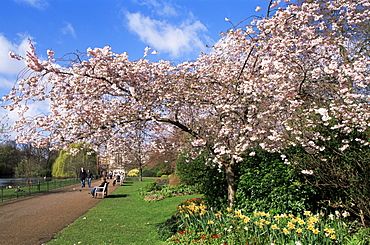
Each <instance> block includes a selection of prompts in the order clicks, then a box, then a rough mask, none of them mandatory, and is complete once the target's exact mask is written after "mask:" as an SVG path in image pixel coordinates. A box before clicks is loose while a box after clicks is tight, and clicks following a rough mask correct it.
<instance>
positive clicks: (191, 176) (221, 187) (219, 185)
mask: <svg viewBox="0 0 370 245" xmlns="http://www.w3.org/2000/svg"><path fill="white" fill-rule="evenodd" d="M208 158H209V154H208V152H206V151H203V152H202V153H201V154H200V155H199V156H197V157H196V158H195V159H193V158H191V157H189V156H187V152H183V153H182V154H181V155H180V156H179V158H178V160H177V163H176V167H177V171H176V174H177V175H178V176H179V178H180V180H181V183H184V184H186V185H188V186H190V185H191V186H193V187H194V188H195V189H196V190H197V192H199V193H201V194H204V197H205V201H206V202H207V204H209V205H211V206H213V207H217V208H221V207H223V206H225V205H226V203H227V202H226V200H227V189H226V188H225V186H227V184H226V179H225V173H224V172H223V170H222V169H221V171H220V170H219V169H217V168H214V167H212V166H210V165H207V164H206V160H207V159H208Z"/></svg>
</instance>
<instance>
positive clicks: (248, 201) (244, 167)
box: [236, 151, 316, 213]
mask: <svg viewBox="0 0 370 245" xmlns="http://www.w3.org/2000/svg"><path fill="white" fill-rule="evenodd" d="M238 176H239V180H238V183H237V192H236V207H238V208H242V209H244V210H245V211H247V212H253V211H260V210H263V211H265V212H270V213H284V212H300V211H303V210H312V208H313V204H314V198H315V194H316V190H315V189H314V188H312V187H310V186H307V185H306V184H304V183H303V182H302V179H301V178H300V176H301V174H300V173H299V172H298V171H297V170H296V169H294V168H292V167H291V166H290V165H287V164H286V163H284V162H283V161H282V160H281V159H280V155H279V154H273V153H268V152H264V151H260V152H257V153H256V155H255V156H252V157H250V156H245V158H244V161H243V162H242V163H240V164H239V165H238Z"/></svg>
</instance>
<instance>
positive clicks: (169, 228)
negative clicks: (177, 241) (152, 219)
mask: <svg viewBox="0 0 370 245" xmlns="http://www.w3.org/2000/svg"><path fill="white" fill-rule="evenodd" d="M180 225H181V222H180V221H179V220H178V218H177V216H175V215H172V216H171V218H169V219H168V220H166V221H165V222H163V223H162V224H160V225H159V226H158V237H159V239H160V240H162V241H166V240H167V239H168V238H169V237H171V236H173V235H174V234H175V233H176V232H177V231H178V230H179V228H180Z"/></svg>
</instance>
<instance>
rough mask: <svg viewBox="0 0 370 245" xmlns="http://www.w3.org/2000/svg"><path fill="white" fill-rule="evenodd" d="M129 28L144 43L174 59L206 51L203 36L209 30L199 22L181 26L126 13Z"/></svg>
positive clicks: (186, 22)
mask: <svg viewBox="0 0 370 245" xmlns="http://www.w3.org/2000/svg"><path fill="white" fill-rule="evenodd" d="M126 18H127V20H128V26H129V28H130V30H131V31H133V32H135V33H136V34H137V35H139V37H140V39H141V41H142V42H144V43H145V44H148V45H149V46H151V47H152V48H154V49H156V50H158V51H159V52H165V53H170V55H171V56H172V57H174V58H177V57H180V56H181V55H183V54H186V53H190V52H194V51H199V52H200V51H204V50H205V49H206V48H205V46H206V45H205V44H204V43H203V41H202V39H201V36H204V34H203V33H204V32H206V31H207V28H206V27H205V26H204V25H203V24H202V23H201V22H199V21H190V20H186V21H184V22H183V23H181V24H179V25H175V24H170V23H168V22H167V21H165V20H164V21H159V20H155V19H152V18H150V17H147V16H144V15H142V14H141V13H140V12H137V13H129V12H127V13H126Z"/></svg>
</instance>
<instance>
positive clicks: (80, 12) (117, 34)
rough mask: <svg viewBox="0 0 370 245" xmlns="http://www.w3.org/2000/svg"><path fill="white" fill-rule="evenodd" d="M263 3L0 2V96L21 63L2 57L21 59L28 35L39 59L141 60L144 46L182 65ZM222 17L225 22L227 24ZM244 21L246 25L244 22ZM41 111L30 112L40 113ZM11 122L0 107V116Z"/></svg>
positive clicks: (187, 0) (212, 0)
mask: <svg viewBox="0 0 370 245" xmlns="http://www.w3.org/2000/svg"><path fill="white" fill-rule="evenodd" d="M268 2H269V1H268V0H172V1H170V0H169V1H167V0H2V1H1V4H0V96H3V95H5V94H7V93H8V92H9V91H10V89H11V87H12V86H13V85H14V84H15V82H16V80H17V77H18V75H19V74H20V71H22V69H23V68H24V64H23V62H20V61H16V60H12V59H10V58H9V57H8V53H9V51H12V52H15V53H18V54H20V55H23V54H24V53H25V51H26V50H27V43H28V41H27V38H28V37H30V38H31V39H32V42H33V43H34V45H35V47H36V49H37V50H36V52H37V53H38V55H39V56H41V57H45V58H46V56H47V55H46V50H48V49H52V50H53V51H54V52H55V57H56V58H58V57H62V56H63V55H65V54H67V53H72V52H75V51H76V50H78V51H81V52H84V51H86V49H87V48H89V47H91V48H95V47H104V46H111V47H112V51H113V52H116V53H122V52H127V53H128V54H129V57H130V59H131V60H136V59H139V58H141V57H142V55H143V53H144V48H145V47H147V46H149V47H151V48H152V50H156V51H157V52H158V54H157V55H155V56H150V59H153V60H157V59H166V60H173V61H177V62H179V61H186V60H192V59H195V58H196V57H197V56H198V55H199V53H200V52H207V51H208V49H207V48H206V46H207V45H208V46H212V45H213V44H214V43H215V42H217V41H218V39H219V38H220V35H219V33H220V32H224V31H227V30H228V29H230V28H232V27H233V25H232V24H234V25H236V24H237V23H239V22H240V21H242V20H244V19H246V18H247V17H250V16H253V15H256V14H258V15H259V16H263V14H264V11H263V10H262V11H261V12H258V13H257V12H255V8H256V6H262V7H265V8H266V5H267V4H268ZM225 18H228V19H230V21H231V23H230V22H228V21H226V20H225ZM248 22H249V21H248ZM44 106H45V108H42V107H41V108H40V107H38V108H35V109H34V110H35V111H34V113H35V114H37V110H41V109H43V110H45V109H46V107H47V105H44ZM6 114H7V115H8V116H9V117H10V123H11V122H12V121H13V120H15V119H16V115H15V114H9V113H8V112H7V111H4V110H3V109H0V117H2V116H4V115H6Z"/></svg>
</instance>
